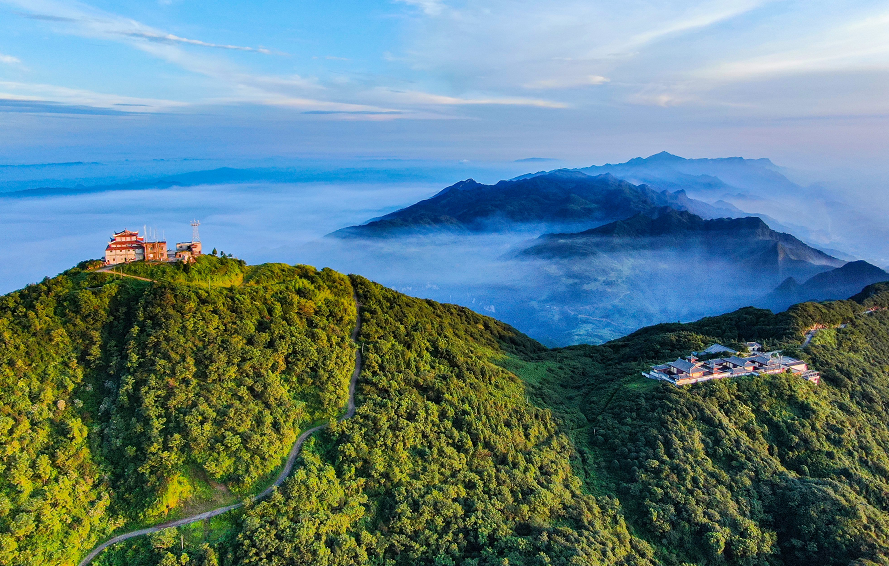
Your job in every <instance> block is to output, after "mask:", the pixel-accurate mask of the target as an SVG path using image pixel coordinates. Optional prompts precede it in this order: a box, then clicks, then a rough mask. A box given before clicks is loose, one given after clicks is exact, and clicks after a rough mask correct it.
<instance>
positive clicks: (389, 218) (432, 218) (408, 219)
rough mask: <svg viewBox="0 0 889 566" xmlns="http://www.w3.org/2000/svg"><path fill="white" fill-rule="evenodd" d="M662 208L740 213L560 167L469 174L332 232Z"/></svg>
mask: <svg viewBox="0 0 889 566" xmlns="http://www.w3.org/2000/svg"><path fill="white" fill-rule="evenodd" d="M662 207H670V208H673V209H676V210H689V211H692V212H694V213H695V214H698V215H700V216H705V217H708V218H714V217H719V216H735V215H737V214H738V213H739V212H740V211H738V210H737V209H732V208H731V207H730V206H727V207H725V208H719V207H714V206H712V205H709V204H707V203H705V202H701V201H697V200H694V199H691V198H689V197H688V195H687V194H686V193H685V192H684V191H682V190H679V191H675V192H669V191H655V190H653V189H651V188H650V187H648V186H646V185H634V184H632V183H628V182H627V181H624V180H621V179H618V178H616V177H614V176H613V175H610V174H603V175H596V176H590V175H587V174H585V173H582V172H579V171H571V170H566V169H562V170H557V171H552V172H549V173H546V174H541V175H535V176H530V177H526V178H519V179H514V180H509V181H500V182H499V183H497V184H495V185H484V184H481V183H477V182H476V181H474V180H473V179H467V180H465V181H461V182H459V183H456V184H454V185H451V186H450V187H447V188H446V189H444V190H442V191H441V192H439V193H438V194H436V195H435V196H433V197H432V198H429V199H427V200H424V201H421V202H418V203H416V204H414V205H411V206H409V207H407V208H403V209H401V210H398V211H395V212H392V213H390V214H387V215H386V216H383V217H381V218H377V219H373V220H371V221H369V222H367V223H366V224H362V225H360V226H351V227H349V228H344V229H342V230H339V231H337V232H334V234H333V235H334V236H336V237H341V238H354V237H370V238H377V237H391V236H398V235H402V234H408V233H424V232H425V233H429V232H435V231H440V230H447V231H461V232H483V231H501V230H509V229H511V228H512V227H513V225H515V224H526V225H540V226H542V227H543V229H544V230H552V229H554V228H555V229H559V228H569V229H571V228H573V229H583V228H589V227H592V226H598V225H601V224H605V223H608V222H613V221H615V220H621V219H624V218H628V217H630V216H633V215H635V214H638V213H641V212H648V211H651V210H653V209H658V208H662ZM741 214H743V213H741Z"/></svg>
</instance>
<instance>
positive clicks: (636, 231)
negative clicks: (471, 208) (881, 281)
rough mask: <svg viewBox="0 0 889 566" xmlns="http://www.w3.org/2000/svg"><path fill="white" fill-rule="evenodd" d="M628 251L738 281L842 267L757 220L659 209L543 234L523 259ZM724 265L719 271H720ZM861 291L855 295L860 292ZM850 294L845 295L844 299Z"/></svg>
mask: <svg viewBox="0 0 889 566" xmlns="http://www.w3.org/2000/svg"><path fill="white" fill-rule="evenodd" d="M630 250H672V251H676V252H677V253H679V254H680V255H687V256H688V257H689V261H694V262H696V263H697V265H685V266H681V267H680V266H677V267H678V268H693V269H694V270H695V271H697V272H699V273H701V274H702V275H701V276H704V277H707V276H709V274H708V272H709V271H710V270H711V269H712V266H713V265H714V264H720V269H721V270H723V271H725V270H732V271H737V272H738V273H737V277H739V278H743V279H745V280H746V279H750V278H755V279H757V280H761V279H762V278H763V277H764V276H767V278H773V277H777V278H783V277H785V276H788V277H794V276H795V277H810V276H812V275H814V274H816V273H820V272H822V271H825V270H827V269H830V268H835V267H840V266H842V265H844V264H845V263H846V262H844V261H842V260H839V259H837V258H835V257H832V256H830V255H827V254H826V253H824V252H822V251H820V250H817V249H815V248H812V247H811V246H808V245H806V244H804V243H803V242H801V241H800V240H798V239H797V238H795V237H794V236H791V235H790V234H784V233H781V232H776V231H774V230H772V229H771V228H769V227H768V225H767V224H766V223H765V222H763V221H762V219H760V218H755V217H747V218H719V219H713V220H705V219H703V218H701V217H700V216H697V215H695V214H692V213H690V212H688V211H679V210H674V209H671V208H667V207H664V208H659V209H656V210H652V211H647V212H645V213H640V214H637V215H635V216H633V217H631V218H628V219H626V220H618V221H616V222H612V223H610V224H607V225H604V226H599V227H598V228H593V229H591V230H586V231H583V232H579V233H574V234H545V235H543V236H541V237H540V238H539V239H538V241H537V243H535V244H534V245H532V246H531V247H529V248H527V249H526V250H524V251H523V252H522V253H523V254H524V255H532V256H536V257H545V258H552V259H562V260H564V259H568V258H571V259H579V258H583V257H587V258H591V260H592V258H594V257H595V256H597V255H602V254H609V253H616V252H626V251H630ZM723 264H724V265H723ZM861 287H864V285H861V286H860V287H859V288H858V289H859V290H860V289H861ZM850 294H852V293H845V294H844V295H843V296H849V295H850Z"/></svg>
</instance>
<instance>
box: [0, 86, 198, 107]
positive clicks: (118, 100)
mask: <svg viewBox="0 0 889 566" xmlns="http://www.w3.org/2000/svg"><path fill="white" fill-rule="evenodd" d="M0 99H2V100H15V101H20V102H47V101H50V102H53V103H58V104H63V105H67V106H88V107H93V108H105V109H109V110H116V111H119V112H159V111H167V110H173V109H176V108H182V107H184V106H187V104H186V103H183V102H179V101H174V100H163V99H157V98H140V97H132V96H120V95H116V94H107V93H100V92H93V91H90V90H84V89H75V88H68V87H63V86H57V85H48V84H38V83H22V82H14V81H0Z"/></svg>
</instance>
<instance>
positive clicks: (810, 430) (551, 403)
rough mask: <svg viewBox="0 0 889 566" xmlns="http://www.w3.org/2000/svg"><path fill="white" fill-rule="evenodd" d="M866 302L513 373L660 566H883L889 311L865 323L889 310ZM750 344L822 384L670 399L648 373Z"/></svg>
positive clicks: (759, 316)
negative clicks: (777, 354) (799, 365)
mask: <svg viewBox="0 0 889 566" xmlns="http://www.w3.org/2000/svg"><path fill="white" fill-rule="evenodd" d="M856 299H857V300H858V301H860V302H856V301H837V302H833V303H824V304H820V305H819V304H815V303H805V304H802V305H797V306H795V307H792V308H791V309H790V310H789V311H787V312H785V313H781V314H778V315H773V314H771V313H770V312H768V311H762V310H757V309H743V310H741V311H738V312H736V313H732V314H727V315H723V316H719V317H712V318H708V319H704V320H702V321H700V322H697V323H693V324H686V325H679V324H670V325H660V326H655V327H650V328H646V329H643V330H641V331H639V332H636V333H634V334H632V335H630V336H628V337H626V338H623V339H620V340H616V341H614V342H610V343H607V344H604V345H602V346H576V347H571V348H565V349H559V350H551V351H547V352H541V353H538V354H535V355H533V356H525V357H521V356H516V357H511V358H508V359H506V360H504V362H503V365H504V366H505V367H507V368H510V369H513V370H514V371H516V372H518V373H519V374H520V375H522V376H523V377H525V378H526V380H527V381H528V383H529V392H530V393H531V396H532V399H533V400H534V401H535V403H536V404H538V405H539V406H543V407H548V408H551V409H552V410H553V411H554V414H555V415H556V418H557V420H558V421H559V422H560V423H561V424H562V427H563V429H564V430H566V431H569V433H570V435H571V438H572V441H573V446H574V448H575V449H576V451H577V452H576V454H577V457H576V458H575V459H574V460H573V463H574V464H575V469H576V470H577V471H578V473H579V474H580V475H581V476H582V477H583V478H584V484H585V486H586V487H587V488H588V489H590V490H591V491H593V492H594V493H598V494H601V495H611V496H614V497H616V498H618V499H619V500H620V502H621V503H622V505H623V509H624V512H625V517H626V520H627V522H628V524H629V525H630V527H631V531H632V532H633V533H635V534H636V535H638V536H640V537H642V538H643V539H645V540H647V541H648V542H649V543H651V545H652V546H653V547H654V548H655V549H656V553H655V556H656V559H657V560H658V561H660V562H662V563H664V564H683V563H695V564H798V565H801V566H802V565H810V564H885V563H887V560H889V498H887V495H886V494H887V493H889V429H887V427H886V422H887V420H889V311H886V310H876V311H873V312H866V311H868V310H869V309H871V308H874V307H886V306H889V290H887V288H886V286H885V285H877V286H873V287H870V288H868V289H866V290H865V292H864V293H862V294H861V295H858V296H856ZM841 325H846V326H845V327H842V328H841V327H840V326H841ZM817 326H824V327H826V328H825V329H822V330H819V331H818V332H817V333H816V334H815V337H814V339H813V340H812V342H811V344H810V345H809V346H808V347H807V348H806V350H805V351H800V350H799V346H800V343H801V342H802V340H803V334H804V333H805V332H806V330H807V329H810V328H813V327H817ZM752 340H755V341H759V342H762V343H763V344H765V345H766V347H767V348H778V349H784V351H785V352H787V353H789V354H791V355H794V356H798V357H803V358H805V359H806V360H808V361H809V362H810V364H812V365H813V366H814V367H815V368H816V369H818V370H820V371H821V372H822V377H823V381H822V383H821V385H818V386H816V385H813V384H811V383H809V382H807V381H805V380H803V379H801V378H798V377H794V376H789V375H773V376H760V377H743V378H735V379H731V380H722V381H717V382H708V383H704V384H699V385H694V386H687V387H681V388H676V387H673V386H671V385H667V384H663V383H658V382H654V381H651V380H646V379H645V378H643V377H641V375H640V374H639V371H640V370H641V369H644V368H647V367H648V366H649V365H650V364H651V363H652V362H663V361H667V360H670V359H675V358H676V356H679V355H687V354H688V352H690V351H693V350H694V351H700V350H701V349H702V348H703V347H706V346H707V345H709V344H711V343H712V342H714V341H720V342H722V343H724V344H734V345H737V346H741V345H742V344H743V342H745V341H752Z"/></svg>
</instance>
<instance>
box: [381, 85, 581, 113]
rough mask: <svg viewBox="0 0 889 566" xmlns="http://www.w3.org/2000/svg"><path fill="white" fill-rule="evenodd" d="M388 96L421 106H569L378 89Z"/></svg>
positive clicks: (535, 100) (553, 103) (525, 100)
mask: <svg viewBox="0 0 889 566" xmlns="http://www.w3.org/2000/svg"><path fill="white" fill-rule="evenodd" d="M377 92H380V93H382V94H383V95H384V96H386V97H387V98H390V99H392V100H394V101H397V102H400V103H403V104H404V103H407V104H411V105H421V106H531V107H536V108H568V105H567V104H565V103H563V102H556V101H552V100H543V99H538V98H523V97H511V96H473V97H458V96H445V95H440V94H432V93H428V92H418V91H396V90H390V89H378V91H377Z"/></svg>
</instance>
